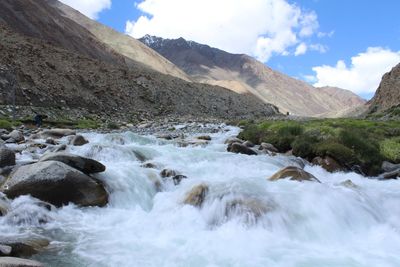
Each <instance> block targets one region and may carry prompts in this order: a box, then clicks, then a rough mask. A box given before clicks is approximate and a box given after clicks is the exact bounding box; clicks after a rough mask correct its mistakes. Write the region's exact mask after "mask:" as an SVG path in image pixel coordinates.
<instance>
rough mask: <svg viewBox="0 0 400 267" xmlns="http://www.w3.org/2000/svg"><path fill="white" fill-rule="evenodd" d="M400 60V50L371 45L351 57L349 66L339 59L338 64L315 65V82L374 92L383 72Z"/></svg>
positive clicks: (365, 92) (322, 84) (318, 84)
mask: <svg viewBox="0 0 400 267" xmlns="http://www.w3.org/2000/svg"><path fill="white" fill-rule="evenodd" d="M399 62H400V51H398V52H394V51H391V50H390V49H385V48H382V47H369V48H368V49H367V51H365V52H363V53H359V54H358V55H357V56H354V57H352V58H351V65H350V66H347V65H346V63H345V62H344V61H343V60H339V61H338V62H337V64H336V66H333V67H332V66H327V65H323V66H319V67H314V68H313V71H314V72H316V75H315V79H316V83H315V84H314V85H315V86H317V87H321V86H336V87H340V88H344V89H348V90H351V91H353V92H354V93H357V94H370V93H374V92H375V90H376V89H377V88H378V86H379V83H380V81H381V79H382V76H383V74H385V73H386V72H388V71H390V70H391V69H392V67H394V66H395V65H396V64H398V63H399Z"/></svg>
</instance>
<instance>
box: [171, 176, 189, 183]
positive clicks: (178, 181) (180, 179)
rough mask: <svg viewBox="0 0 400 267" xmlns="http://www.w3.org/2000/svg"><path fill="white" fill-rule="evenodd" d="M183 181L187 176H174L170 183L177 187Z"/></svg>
mask: <svg viewBox="0 0 400 267" xmlns="http://www.w3.org/2000/svg"><path fill="white" fill-rule="evenodd" d="M183 179H187V176H185V175H181V174H178V175H175V176H174V177H172V181H173V182H174V185H179V184H180V183H181V181H182V180H183Z"/></svg>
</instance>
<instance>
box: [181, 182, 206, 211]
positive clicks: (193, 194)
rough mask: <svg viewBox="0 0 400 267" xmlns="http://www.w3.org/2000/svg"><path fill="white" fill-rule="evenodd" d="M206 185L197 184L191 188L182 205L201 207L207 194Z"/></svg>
mask: <svg viewBox="0 0 400 267" xmlns="http://www.w3.org/2000/svg"><path fill="white" fill-rule="evenodd" d="M208 190H209V188H208V185H206V184H199V185H196V186H195V187H193V188H192V189H191V190H190V191H189V192H188V193H187V194H186V196H185V199H184V201H183V203H184V204H187V205H192V206H195V207H199V208H200V207H201V206H202V205H203V202H204V200H205V198H206V196H207V193H208Z"/></svg>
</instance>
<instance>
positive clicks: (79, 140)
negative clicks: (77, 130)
mask: <svg viewBox="0 0 400 267" xmlns="http://www.w3.org/2000/svg"><path fill="white" fill-rule="evenodd" d="M87 143H89V141H88V140H87V139H86V138H85V137H83V136H82V135H75V136H74V137H73V138H72V139H71V141H70V144H71V145H73V146H83V145H86V144H87Z"/></svg>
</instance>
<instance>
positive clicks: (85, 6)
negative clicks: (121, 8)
mask: <svg viewBox="0 0 400 267" xmlns="http://www.w3.org/2000/svg"><path fill="white" fill-rule="evenodd" d="M60 1H61V2H63V3H64V4H66V5H69V6H70V7H72V8H74V9H76V10H78V11H79V12H81V13H82V14H84V15H86V16H88V17H89V18H91V19H97V18H98V15H99V13H100V12H101V11H103V10H105V9H110V8H111V0H60Z"/></svg>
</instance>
